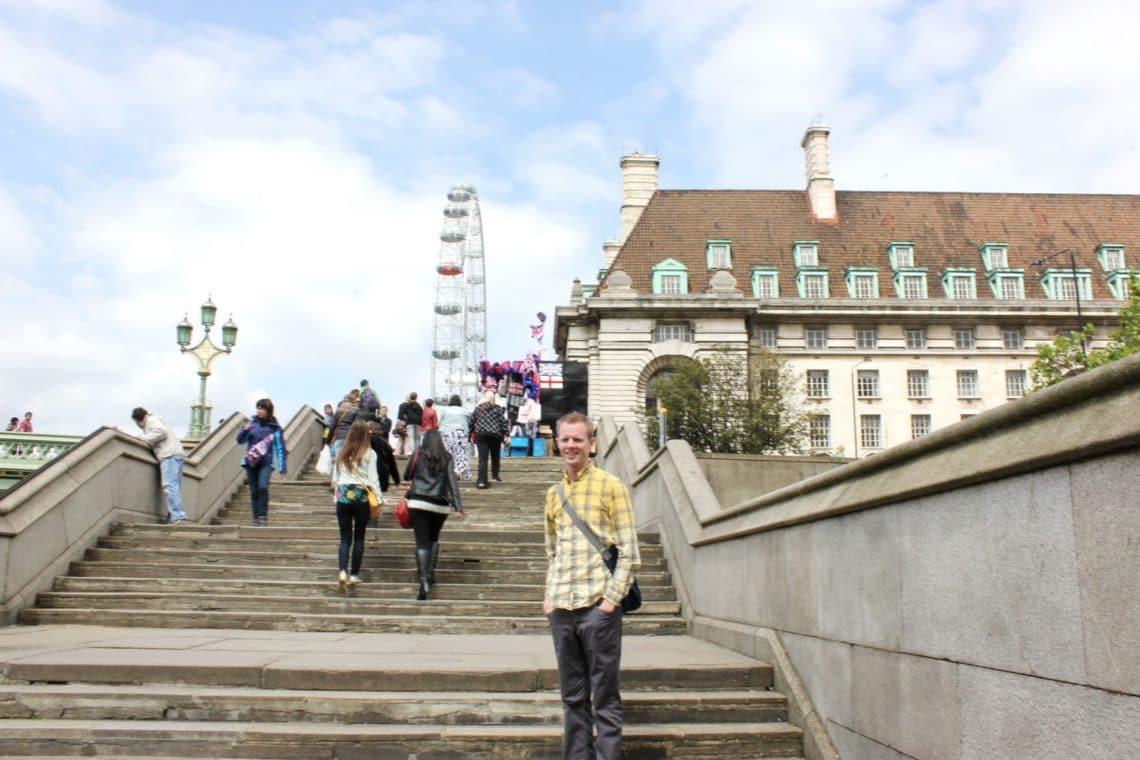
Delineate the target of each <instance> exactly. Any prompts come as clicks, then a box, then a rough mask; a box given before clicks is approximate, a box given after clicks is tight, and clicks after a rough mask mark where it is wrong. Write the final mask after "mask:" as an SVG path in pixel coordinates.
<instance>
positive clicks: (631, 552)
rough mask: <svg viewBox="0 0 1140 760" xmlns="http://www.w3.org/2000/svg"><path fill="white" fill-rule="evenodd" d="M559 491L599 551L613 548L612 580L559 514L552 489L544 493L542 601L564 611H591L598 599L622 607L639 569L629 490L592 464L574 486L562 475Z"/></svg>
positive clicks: (598, 556) (557, 499) (585, 541)
mask: <svg viewBox="0 0 1140 760" xmlns="http://www.w3.org/2000/svg"><path fill="white" fill-rule="evenodd" d="M562 488H563V489H564V490H565V492H566V498H567V500H569V502H570V504H571V505H572V506H573V507H574V509H575V510H576V511H577V512H578V517H580V518H581V519H582V522H584V523H586V525H588V526H589V527H590V528H591V529H592V530H593V531H594V534H595V535H596V536H597V537H598V538H599V539H601V541H602V545H603V546H617V548H618V561H617V567H616V568H615V569H614V572H613V574H612V575H611V574H610V571H609V569H607V568H606V565H605V562H603V561H602V555H601V554H599V553H598V551H597V550H596V549H595V548H594V547H593V546H591V545H590V542H589V540H588V539H587V538H586V537H585V536H584V535H582V531H580V530H578V527H577V526H576V525H574V522H573V521H572V520H571V519H570V516H569V515H568V514H566V512H565V511H564V510H563V509H562V499H561V498H560V497H559V496H558V489H557V487H555V486H551V487H550V489H549V490H548V491H547V492H546V557H547V559H548V560H549V565H548V567H547V570H546V596H547V597H548V598H549V599H550V600H551V601H553V603H554V606H555V607H556V608H557V609H563V610H576V609H580V608H582V607H590V606H593V605H594V604H597V603H598V600H600V599H601V598H602V597H605V599H606V600H607V601H609V602H612V603H613V604H621V600H622V599H624V598H625V595H626V594H627V593H629V587H630V585H632V583H633V574H634V572H635V571H636V570H637V569H638V568H639V567H641V552H640V551H639V550H638V547H637V531H636V529H635V528H634V525H633V505H632V504H631V503H630V499H629V490H628V489H627V488H626V487H625V483H622V482H621V480H619V479H618V478H617V477H615V476H613V475H611V474H609V473H608V472H605V471H604V470H599V469H598V468H597V467H595V466H594V465H593V464H589V465H587V466H586V469H584V470H582V472H581V473H579V474H578V477H576V478H574V480H573V481H571V480H570V479H569V478H568V477H567V476H566V473H565V472H563V474H562Z"/></svg>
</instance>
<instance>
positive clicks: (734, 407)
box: [641, 349, 811, 454]
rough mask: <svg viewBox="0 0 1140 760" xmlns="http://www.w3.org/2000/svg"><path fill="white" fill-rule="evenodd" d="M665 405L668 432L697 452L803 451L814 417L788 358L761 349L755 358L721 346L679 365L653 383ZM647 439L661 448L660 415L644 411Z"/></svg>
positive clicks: (642, 419) (781, 452)
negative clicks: (806, 407) (805, 405)
mask: <svg viewBox="0 0 1140 760" xmlns="http://www.w3.org/2000/svg"><path fill="white" fill-rule="evenodd" d="M653 390H654V392H655V393H656V395H657V401H658V404H659V406H663V407H665V409H666V410H667V412H668V413H667V415H666V420H667V421H666V425H667V428H666V433H667V437H669V438H681V439H684V440H685V441H688V443H689V445H690V446H692V447H693V448H694V449H695V450H697V451H715V452H721V453H741V454H775V453H780V454H793V453H799V452H801V451H803V449H804V445H805V443H806V441H807V435H808V426H809V424H810V419H811V415H810V414H809V413H808V412H805V411H803V409H802V408H801V396H802V392H801V388H800V384H799V381H798V380H797V379H796V377H795V375H794V373H793V372H792V370H791V368H790V367H789V366H788V364H787V362H786V361H785V360H784V359H783V358H782V357H780V356H777V355H776V354H769V353H761V354H759V355H756V356H754V357H753V358H752V359H751V360H750V361H748V360H746V359H745V358H744V356H742V355H741V354H739V353H737V352H732V351H729V350H727V349H717V350H715V351H713V352H711V353H708V354H705V355H704V356H701V357H700V358H699V359H696V360H693V361H688V362H684V363H682V364H679V365H677V366H676V367H675V368H673V369H672V370H671V371H670V372H668V373H665V374H662V375H660V376H659V377H658V378H657V379H655V380H654V381H653ZM641 421H642V422H643V423H644V429H645V431H646V441H647V442H648V444H649V446H650V447H651V448H656V446H657V440H658V432H659V427H658V424H659V423H658V419H657V417H656V416H653V415H645V414H644V413H641Z"/></svg>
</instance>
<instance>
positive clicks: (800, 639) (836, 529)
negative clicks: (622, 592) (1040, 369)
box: [599, 356, 1140, 760]
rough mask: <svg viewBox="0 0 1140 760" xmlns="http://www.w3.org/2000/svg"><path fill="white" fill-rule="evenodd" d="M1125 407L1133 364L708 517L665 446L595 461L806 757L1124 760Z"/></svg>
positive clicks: (1131, 572) (1131, 526)
mask: <svg viewBox="0 0 1140 760" xmlns="http://www.w3.org/2000/svg"><path fill="white" fill-rule="evenodd" d="M1136 409H1140V356H1134V357H1130V358H1128V359H1125V360H1122V361H1119V362H1116V363H1114V364H1113V365H1110V366H1108V367H1104V368H1102V369H1100V370H1098V371H1096V372H1092V373H1088V374H1086V375H1084V376H1081V377H1078V378H1073V379H1070V380H1067V381H1065V382H1064V383H1062V384H1060V385H1058V386H1056V387H1054V388H1050V389H1046V390H1044V391H1041V392H1038V393H1034V394H1032V395H1030V396H1029V397H1027V398H1026V399H1024V400H1022V401H1019V402H1015V403H1012V404H1009V405H1006V406H1003V407H1001V408H999V409H996V410H993V411H991V412H988V413H986V414H983V415H979V416H978V417H975V418H972V419H970V420H968V421H966V422H963V423H960V424H959V425H955V426H952V427H950V428H946V429H944V430H941V431H938V432H936V433H935V434H933V435H931V436H930V437H928V438H926V439H923V440H920V441H915V442H912V443H908V444H904V445H902V446H898V447H895V448H892V449H889V450H887V451H885V452H884V453H882V454H879V455H877V456H875V457H871V458H870V459H867V460H863V461H859V462H853V463H851V464H849V465H847V466H845V467H842V468H839V469H837V470H834V471H832V472H828V473H825V474H822V475H819V476H816V477H814V478H811V479H809V480H806V481H803V482H801V483H796V484H793V485H790V486H788V487H786V488H783V489H781V490H779V491H776V492H774V493H769V494H764V495H761V496H758V497H757V498H754V499H751V500H749V501H746V502H745V503H743V504H739V505H737V506H735V507H729V508H726V509H722V508H721V505H720V504H719V503H718V502H717V501H716V499H715V497H714V496H712V489H711V488H710V487H709V485H708V482H707V480H706V479H705V478H704V477H703V476H702V475H701V467H700V465H699V464H698V463H697V462H696V459H695V457H694V456H693V454H692V452H691V451H690V450H689V449H688V447H687V445H685V444H684V443H683V442H678V441H671V442H670V443H669V444H668V446H667V447H666V448H665V449H664V450H662V451H658V452H656V453H654V454H652V455H650V454H649V453H648V452H647V451H645V450H644V443H641V444H640V446H641V450H640V451H639V449H638V442H639V441H640V438H639V436H638V435H637V433H636V431H635V430H628V429H622V430H620V431H618V430H617V429H616V428H615V427H614V425H613V424H612V423H610V424H602V425H601V426H600V434H601V439H600V440H599V452H600V457H599V459H600V460H601V463H602V465H603V466H604V467H606V468H607V469H612V470H614V471H617V472H623V473H626V474H627V476H629V475H632V477H631V480H630V482H631V483H632V485H633V494H634V502H635V506H636V509H637V512H638V520H639V524H641V525H643V526H646V527H649V526H654V527H656V528H658V529H659V530H660V532H661V534H662V541H663V543H665V545H666V548H667V551H668V552H669V556H670V561H671V565H672V567H671V569H672V571H673V573H674V577H675V579H676V582H677V586H678V590H679V592H680V593H681V595H682V598H683V601H684V605H685V609H686V614H687V615H688V616H689V618H690V620H691V630H692V632H693V633H694V634H695V635H697V636H700V637H702V638H705V639H708V640H711V641H715V642H718V643H721V644H724V645H726V646H729V647H731V648H733V649H736V650H737V651H741V652H744V653H746V654H752V655H755V656H761V657H765V658H768V659H772V660H774V661H775V662H776V664H777V665H778V664H779V663H780V662H781V661H782V662H784V663H786V667H785V668H783V669H782V671H781V673H780V678H781V679H782V680H783V681H784V686H785V689H786V691H788V692H789V694H790V695H792V696H793V700H792V717H793V718H794V719H795V720H796V721H797V722H798V723H799V724H800V725H802V726H804V727H805V728H807V729H808V734H807V745H808V746H807V747H806V749H805V751H806V753H807V754H808V756H809V757H817V758H818V757H829V756H834V754H832V753H834V752H836V751H837V752H838V754H839V755H840V756H842V757H844V758H896V757H900V756H912V757H919V758H949V759H951V760H957V759H958V758H1029V757H1032V758H1071V757H1082V758H1105V759H1106V760H1107V759H1108V758H1123V757H1140V626H1138V625H1137V624H1136V621H1137V620H1140V583H1138V582H1137V581H1138V579H1140V550H1138V548H1137V547H1140V509H1138V508H1137V504H1138V503H1140V498H1138V497H1137V494H1140V450H1138V448H1137V444H1140V415H1137V414H1136V411H1135V410H1136ZM797 693H802V695H803V696H804V698H803V699H800V700H797V699H795V698H794V697H795V695H796V694H797ZM824 730H826V734H824V733H823V731H824Z"/></svg>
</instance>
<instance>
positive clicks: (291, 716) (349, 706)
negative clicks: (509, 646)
mask: <svg viewBox="0 0 1140 760" xmlns="http://www.w3.org/2000/svg"><path fill="white" fill-rule="evenodd" d="M625 686H626V688H625V690H624V691H623V694H622V717H623V719H624V721H625V723H626V725H631V724H643V723H678V722H685V723H716V722H723V721H739V722H775V721H784V720H787V705H786V703H785V699H784V696H783V695H782V694H780V693H778V692H775V691H770V690H759V689H736V690H722V691H707V690H688V691H684V690H676V691H668V692H662V691H639V690H637V689H635V688H633V687H631V686H629V684H625ZM64 718H66V719H69V720H198V721H259V722H266V723H284V722H290V721H292V722H297V723H352V724H362V723H371V724H403V725H422V724H437V725H465V724H466V725H472V724H476V725H479V724H511V725H560V724H561V722H562V700H561V698H560V697H559V695H558V693H557V692H556V691H554V690H548V691H528V692H513V693H512V692H507V693H503V692H480V691H475V690H472V691H440V692H433V693H431V698H430V699H415V700H409V699H408V694H407V692H396V691H353V690H342V691H327V690H312V689H309V690H303V689H262V688H256V687H206V688H203V686H201V685H195V686H189V685H177V686H175V685H155V686H139V685H137V684H130V685H127V686H115V685H105V684H98V685H93V684H66V685H62V684H50V685H47V684H21V685H0V719H5V720H11V719H37V720H58V719H64ZM0 726H2V724H0ZM0 730H2V729H0Z"/></svg>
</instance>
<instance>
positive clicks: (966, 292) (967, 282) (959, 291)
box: [950, 274, 974, 299]
mask: <svg viewBox="0 0 1140 760" xmlns="http://www.w3.org/2000/svg"><path fill="white" fill-rule="evenodd" d="M950 292H951V297H952V298H960V299H970V298H973V297H974V278H973V277H969V276H967V275H964V274H959V275H954V276H953V277H951V278H950Z"/></svg>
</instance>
